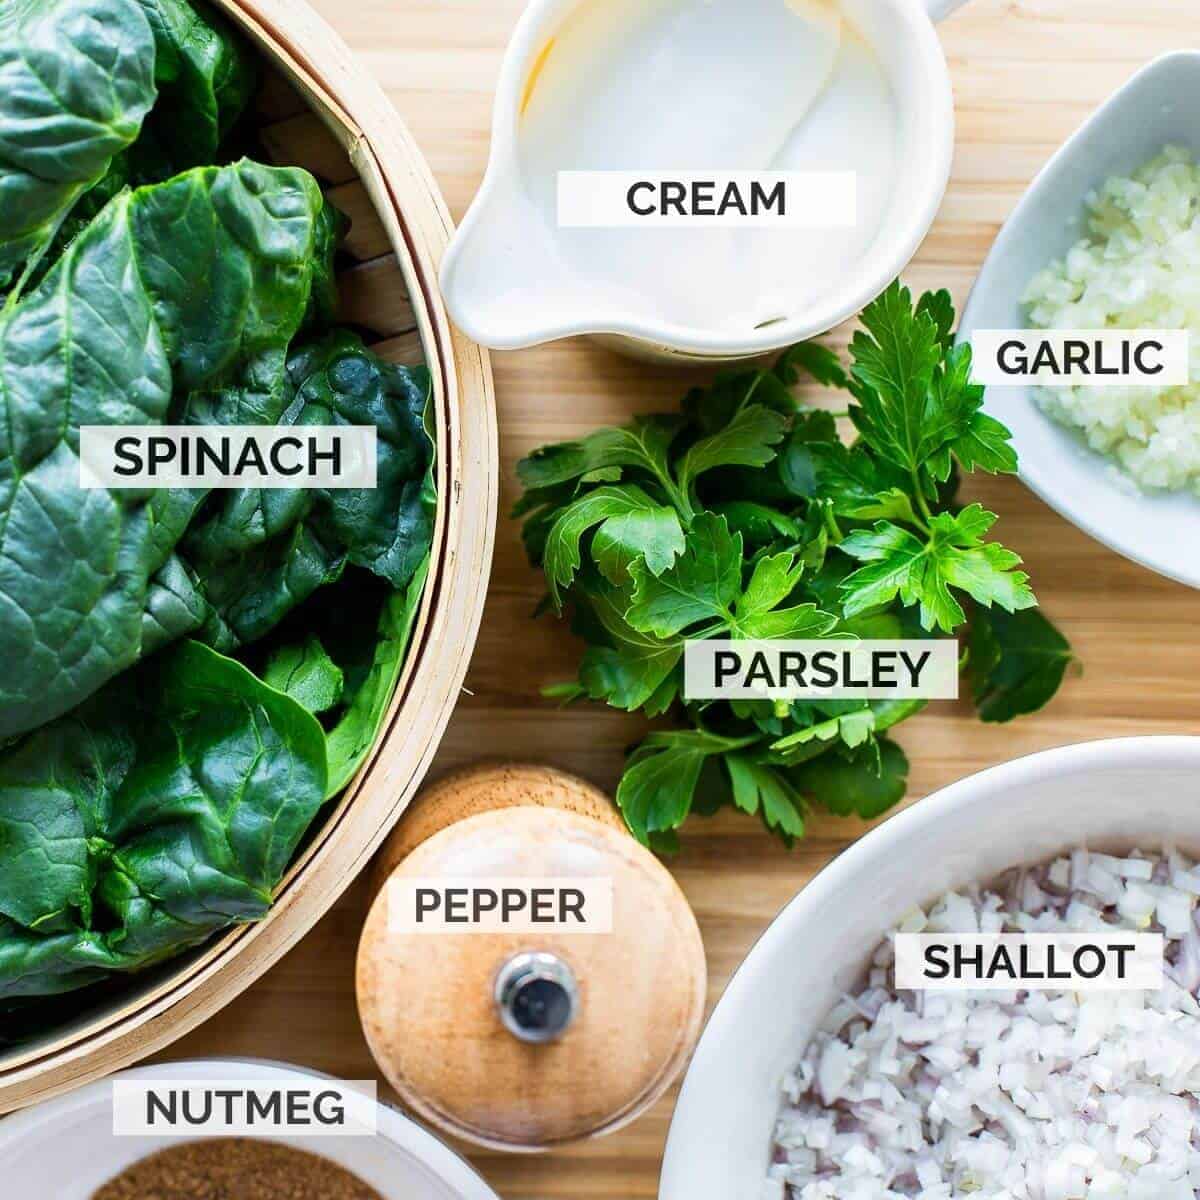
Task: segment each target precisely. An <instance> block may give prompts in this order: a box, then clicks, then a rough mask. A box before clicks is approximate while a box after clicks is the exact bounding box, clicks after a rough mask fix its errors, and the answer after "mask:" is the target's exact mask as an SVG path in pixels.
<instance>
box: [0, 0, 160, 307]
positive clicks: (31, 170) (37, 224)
mask: <svg viewBox="0 0 1200 1200" xmlns="http://www.w3.org/2000/svg"><path fill="white" fill-rule="evenodd" d="M154 62H155V46H154V34H153V31H152V30H151V28H150V23H149V22H148V21H147V19H146V14H145V11H144V9H143V7H142V5H141V4H139V3H138V0H9V2H8V3H6V4H4V5H0V287H2V286H6V285H7V284H8V283H9V282H10V281H11V279H12V276H13V274H14V272H15V271H16V270H17V269H18V268H20V266H21V265H22V264H23V263H24V262H25V261H26V260H27V259H28V258H29V257H30V256H35V255H36V254H37V253H38V252H39V251H41V250H43V249H44V248H45V247H46V245H48V244H49V242H50V241H51V240H52V239H53V237H54V235H55V233H56V232H57V230H58V227H59V225H60V224H61V223H62V221H63V219H64V218H65V217H66V216H67V214H68V213H69V212H70V211H71V209H72V208H73V207H74V205H75V203H76V202H77V201H78V200H79V198H80V197H81V196H82V195H83V194H84V193H85V192H87V191H88V189H89V188H91V187H93V186H94V185H95V184H97V183H98V182H99V181H100V180H101V179H102V178H103V177H104V176H105V174H106V173H107V171H108V170H109V167H110V165H111V163H112V162H113V160H114V159H115V158H116V157H117V156H118V155H120V154H121V153H122V152H123V151H124V150H125V149H126V148H127V147H128V146H129V145H131V144H132V143H133V141H134V139H135V138H136V137H137V136H138V134H139V132H140V131H141V128H142V121H143V120H144V118H145V116H146V114H147V113H148V112H149V111H150V108H151V106H152V105H153V103H154V99H155V96H156V94H157V92H156V87H155V80H154Z"/></svg>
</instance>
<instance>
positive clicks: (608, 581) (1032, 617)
mask: <svg viewBox="0 0 1200 1200" xmlns="http://www.w3.org/2000/svg"><path fill="white" fill-rule="evenodd" d="M953 325H954V309H953V306H952V304H951V300H950V296H949V294H948V293H947V292H944V291H942V292H935V293H927V294H926V295H924V296H922V297H921V299H920V301H919V302H918V303H917V305H916V307H915V309H914V307H913V303H912V297H911V295H910V294H909V292H908V290H907V289H905V288H903V287H901V286H900V285H899V284H898V283H896V284H893V285H892V286H891V287H890V288H889V289H888V290H887V291H886V292H885V293H884V294H883V295H882V296H880V297H879V299H878V300H876V301H875V302H874V303H873V304H871V305H870V306H869V307H868V308H867V309H866V310H865V311H864V312H863V314H862V326H863V328H862V329H861V330H860V331H859V332H857V333H856V334H855V336H854V339H853V341H852V342H851V345H850V356H851V359H852V366H851V368H850V370H849V372H847V371H846V370H844V369H843V367H842V365H841V363H840V361H839V360H838V358H837V356H836V355H835V354H834V353H833V352H832V351H830V350H829V349H827V348H825V347H823V346H821V345H819V344H817V343H815V342H808V343H803V344H801V345H798V346H794V347H792V348H791V349H790V350H788V351H787V352H786V353H784V355H783V356H782V357H781V358H780V359H779V361H778V362H777V363H776V364H775V366H774V367H773V368H772V369H761V370H749V371H737V372H733V373H729V374H726V375H723V376H721V377H719V378H718V379H717V381H716V382H715V383H714V384H713V385H712V386H711V387H709V388H707V389H704V390H696V391H693V392H692V393H691V394H690V395H688V396H687V397H686V398H685V400H684V402H683V406H682V412H681V413H679V414H671V415H663V416H651V417H640V418H638V419H636V420H635V421H634V422H633V423H632V424H630V425H628V426H625V427H624V428H620V429H615V428H609V429H600V430H597V431H596V432H595V433H593V434H591V435H590V436H588V437H586V438H584V439H583V440H582V441H578V442H566V443H562V444H559V445H552V446H545V447H543V448H542V449H540V450H538V451H537V452H535V453H534V454H532V455H531V456H530V457H529V458H526V459H525V460H523V461H522V462H521V463H520V464H519V466H518V473H519V476H520V479H521V482H522V483H523V484H524V487H525V494H524V495H523V497H522V498H521V500H520V501H519V502H518V504H517V506H516V509H515V511H514V516H520V517H524V521H525V523H524V528H523V536H524V540H525V546H526V550H527V552H528V555H529V558H530V561H531V562H532V563H533V564H534V565H536V566H540V567H541V568H542V569H543V571H544V572H545V575H546V583H547V587H548V591H549V596H548V601H549V604H550V606H552V607H553V608H554V609H555V610H556V611H558V612H559V613H562V612H563V611H564V610H566V609H569V610H570V611H571V613H572V620H573V628H574V630H575V632H576V633H577V634H578V635H579V636H580V637H582V638H583V639H584V641H585V642H586V643H587V649H586V650H585V652H584V654H583V658H582V660H581V661H580V664H579V676H578V679H577V680H576V681H573V682H571V683H569V684H564V685H560V686H556V687H553V688H548V689H547V694H548V695H550V696H553V697H556V698H558V699H560V700H563V701H564V702H569V701H572V700H576V699H580V698H584V697H587V698H590V699H592V700H602V701H605V702H606V703H608V704H611V705H613V706H614V707H616V708H621V709H626V710H628V711H631V712H632V711H635V710H641V711H642V712H644V713H645V714H646V715H647V716H648V717H660V716H664V715H666V714H668V713H670V714H672V715H673V716H675V717H677V718H678V722H677V723H678V724H679V725H681V726H682V727H681V728H673V729H662V730H655V731H654V732H651V733H650V734H648V735H647V737H646V738H645V739H644V740H643V741H642V742H641V744H640V745H638V746H637V747H636V749H635V750H634V751H633V753H632V754H631V756H630V758H629V760H628V763H627V765H626V769H625V773H624V776H623V778H622V780H621V784H620V787H619V789H618V792H617V803H618V804H619V805H620V807H621V811H622V812H623V813H624V815H625V819H626V821H627V822H628V824H629V827H630V829H631V830H632V831H633V832H634V833H635V834H636V835H637V836H638V838H640V839H641V840H642V841H644V842H647V843H650V844H653V845H655V846H656V847H659V848H663V849H667V848H670V846H671V845H673V844H674V840H675V830H677V829H678V827H679V826H680V825H682V824H683V822H684V820H685V819H686V817H687V816H688V815H689V813H692V812H700V813H712V812H714V811H716V809H717V808H719V807H721V806H723V805H726V804H733V805H735V806H736V807H737V808H739V809H742V810H743V811H744V812H747V813H750V814H754V815H757V816H758V817H760V818H761V820H762V821H763V822H764V824H765V825H766V827H767V828H768V829H770V830H772V831H773V832H775V833H777V834H779V835H780V836H781V837H782V838H783V839H784V840H785V841H786V842H788V843H789V844H790V843H791V841H792V839H794V838H796V837H799V836H801V835H802V834H803V832H804V817H805V813H806V812H807V811H808V808H809V806H810V805H813V804H818V805H821V806H823V807H824V808H826V809H827V810H829V811H832V812H835V813H839V814H842V815H849V814H851V813H856V814H858V815H859V816H862V817H874V816H878V815H879V814H880V813H883V812H884V811H886V810H887V809H888V808H890V807H891V806H892V805H894V804H895V803H897V801H899V800H900V799H901V797H902V796H903V795H904V791H905V785H906V779H907V774H908V763H907V760H906V759H905V756H904V753H903V751H901V749H900V748H899V746H897V745H896V743H895V742H893V741H892V740H891V739H890V738H889V737H888V736H887V731H888V730H890V729H891V728H892V727H893V726H895V725H897V724H899V723H900V722H901V721H903V720H906V719H907V718H908V717H911V716H913V715H914V714H915V713H917V712H918V711H920V709H921V708H923V707H924V704H925V702H924V701H920V700H875V701H865V700H837V701H826V700H814V701H808V700H805V701H795V702H786V701H781V702H776V703H772V702H770V701H749V702H741V701H684V700H683V699H682V696H681V687H682V682H683V652H684V645H685V643H686V642H687V641H688V640H689V639H692V638H755V639H768V638H792V639H795V638H817V637H826V636H831V635H840V636H853V637H863V638H897V637H909V638H912V637H923V636H928V637H933V636H944V635H947V634H953V633H955V632H956V631H959V630H960V629H961V627H962V626H964V625H966V624H967V623H968V622H969V625H970V630H969V638H968V642H967V644H968V651H967V653H966V655H965V656H964V660H965V663H966V669H967V671H968V674H969V676H970V682H971V690H972V693H973V695H974V698H975V701H976V704H977V706H978V709H979V713H980V716H981V717H982V718H983V719H984V720H986V721H1007V720H1009V719H1011V718H1013V717H1015V716H1017V715H1019V714H1022V713H1029V712H1033V711H1035V710H1037V709H1038V708H1040V707H1042V705H1044V704H1045V703H1046V702H1047V701H1048V700H1049V699H1050V698H1051V696H1053V695H1054V693H1055V691H1056V690H1057V689H1058V686H1059V684H1060V683H1061V681H1062V678H1063V673H1064V671H1065V670H1066V667H1067V664H1068V663H1069V662H1070V659H1071V653H1070V647H1069V646H1068V644H1067V642H1066V640H1065V639H1064V638H1063V637H1062V635H1061V634H1060V633H1059V632H1058V631H1057V630H1056V629H1055V628H1054V626H1053V625H1051V624H1050V622H1049V621H1047V620H1046V619H1045V618H1044V617H1043V616H1042V615H1041V614H1040V613H1039V612H1038V611H1037V610H1036V607H1035V606H1036V603H1037V602H1036V599H1035V597H1034V594H1033V591H1032V590H1031V588H1030V586H1029V579H1028V576H1027V575H1026V574H1025V573H1024V572H1023V571H1021V570H1019V569H1018V568H1019V566H1020V564H1021V559H1020V558H1019V557H1018V556H1017V555H1016V554H1015V553H1014V552H1013V551H1011V550H1008V549H1006V548H1005V547H1004V546H1002V545H1000V544H999V543H998V542H994V541H988V540H985V539H986V538H987V535H988V534H989V533H990V531H991V529H992V526H993V525H994V524H995V521H996V516H995V514H994V513H990V512H987V511H986V510H985V509H984V508H982V507H981V506H980V505H979V504H968V505H966V506H959V505H957V504H956V503H955V493H956V491H957V484H958V476H959V473H960V472H961V471H975V470H983V471H988V472H991V473H997V472H1005V473H1007V472H1012V471H1015V470H1016V466H1017V459H1016V454H1015V453H1014V451H1013V449H1012V446H1011V444H1010V438H1009V432H1008V430H1007V429H1006V428H1005V427H1004V426H1003V425H1002V424H1000V422H998V421H996V420H994V419H993V418H992V417H989V416H987V415H986V414H985V413H984V412H982V411H981V405H982V401H983V389H982V388H981V387H979V386H977V385H975V384H973V383H972V382H971V350H970V347H969V346H968V345H966V344H963V345H955V343H954V338H953V335H952V332H951V331H952V329H953ZM801 372H804V373H805V374H807V375H809V376H811V377H812V378H814V379H816V380H818V381H820V382H821V383H823V384H826V385H828V386H832V387H836V388H840V389H843V390H844V391H846V392H847V393H848V394H849V397H850V406H849V417H850V420H851V421H852V422H853V425H854V427H855V429H856V431H857V435H858V436H857V438H856V440H855V441H854V442H853V444H851V445H845V444H843V442H842V441H841V439H840V438H839V436H838V433H837V429H836V425H835V420H834V417H833V416H832V415H831V414H830V413H828V412H825V411H822V410H817V409H810V408H805V407H801V406H800V405H798V404H797V402H796V400H795V399H794V397H793V395H792V392H791V388H792V387H793V386H794V385H795V384H796V383H797V382H798V380H799V378H800V373H801Z"/></svg>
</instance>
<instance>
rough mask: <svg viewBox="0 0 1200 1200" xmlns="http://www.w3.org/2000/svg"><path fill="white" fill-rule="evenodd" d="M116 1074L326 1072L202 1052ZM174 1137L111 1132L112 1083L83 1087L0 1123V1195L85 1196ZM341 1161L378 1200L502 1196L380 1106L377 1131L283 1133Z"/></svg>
mask: <svg viewBox="0 0 1200 1200" xmlns="http://www.w3.org/2000/svg"><path fill="white" fill-rule="evenodd" d="M114 1078H118V1079H164V1080H165V1079H169V1080H172V1081H175V1082H182V1081H187V1080H197V1081H200V1080H220V1081H222V1082H224V1081H227V1080H228V1081H233V1080H247V1081H249V1080H256V1081H259V1080H263V1081H265V1080H278V1082H279V1083H280V1084H282V1085H286V1084H288V1083H296V1082H298V1081H299V1082H306V1083H311V1081H312V1080H313V1079H322V1078H326V1076H323V1075H321V1074H320V1073H319V1072H316V1071H308V1070H303V1069H301V1068H299V1067H291V1066H287V1065H284V1064H282V1063H268V1062H255V1061H252V1060H247V1059H205V1060H202V1061H192V1062H176V1063H161V1064H159V1065H157V1066H153V1067H139V1068H138V1069H136V1070H133V1071H127V1072H125V1073H124V1074H122V1075H118V1076H114ZM181 1140H182V1139H180V1138H165V1137H114V1136H113V1133H112V1080H111V1079H108V1080H101V1081H100V1082H98V1083H93V1084H89V1085H88V1086H87V1087H83V1088H80V1089H79V1090H78V1091H75V1092H72V1093H70V1094H69V1095H66V1096H61V1097H59V1098H58V1099H56V1100H49V1101H47V1102H46V1103H45V1104H39V1105H37V1106H36V1107H34V1108H30V1109H26V1110H25V1111H24V1112H22V1113H18V1114H17V1115H16V1116H13V1117H6V1118H5V1119H4V1120H2V1121H0V1162H2V1163H3V1164H4V1166H3V1177H4V1194H5V1195H6V1196H13V1197H17V1196H20V1197H28V1198H30V1200H32V1198H33V1197H53V1198H54V1200H90V1197H91V1196H92V1195H93V1193H94V1192H95V1190H96V1189H97V1188H98V1187H100V1185H101V1184H103V1183H106V1182H107V1181H108V1180H109V1179H112V1178H113V1176H115V1175H118V1174H119V1173H120V1172H121V1171H123V1170H125V1168H126V1167H129V1166H131V1165H132V1164H133V1163H135V1162H137V1161H138V1160H139V1159H141V1158H144V1157H146V1155H148V1154H153V1153H154V1152H155V1151H157V1150H161V1149H163V1148H164V1147H166V1146H169V1145H173V1144H177V1143H178V1142H179V1141H181ZM272 1140H274V1141H279V1142H284V1143H286V1144H287V1145H291V1146H295V1147H297V1148H298V1149H302V1150H308V1151H311V1152H313V1153H316V1154H321V1155H323V1156H324V1157H326V1158H329V1159H332V1160H333V1161H334V1162H336V1163H339V1164H340V1165H341V1166H343V1167H345V1168H346V1169H347V1170H348V1171H351V1172H353V1173H354V1174H355V1175H357V1176H358V1177H359V1178H360V1179H361V1180H363V1182H364V1183H368V1184H370V1185H371V1187H373V1188H374V1189H375V1190H376V1191H377V1192H378V1193H379V1194H380V1195H381V1196H382V1197H383V1198H384V1200H498V1197H497V1196H496V1193H495V1192H493V1191H492V1189H491V1188H489V1187H488V1186H487V1184H486V1183H484V1182H483V1180H482V1179H480V1177H479V1176H478V1175H476V1174H475V1172H474V1170H472V1168H471V1167H470V1166H468V1164H467V1163H466V1162H465V1161H464V1160H463V1159H461V1158H459V1157H458V1155H457V1154H455V1153H454V1151H453V1150H451V1149H449V1147H447V1146H444V1145H443V1144H442V1143H441V1142H439V1141H438V1140H437V1138H435V1137H434V1136H433V1135H432V1134H430V1133H427V1132H426V1131H425V1130H424V1129H422V1128H421V1127H420V1126H419V1125H417V1124H415V1123H414V1122H412V1121H410V1120H409V1119H408V1118H407V1117H403V1116H401V1115H400V1113H398V1112H396V1110H395V1109H392V1108H389V1107H388V1106H387V1105H385V1104H380V1105H379V1106H378V1133H377V1134H376V1136H374V1137H321V1138H308V1139H304V1138H297V1137H279V1138H273V1139H272Z"/></svg>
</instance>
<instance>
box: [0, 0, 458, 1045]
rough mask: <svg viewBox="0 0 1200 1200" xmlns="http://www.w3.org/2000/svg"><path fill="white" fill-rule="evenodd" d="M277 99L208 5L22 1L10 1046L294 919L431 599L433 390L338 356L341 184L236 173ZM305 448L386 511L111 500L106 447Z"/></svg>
mask: <svg viewBox="0 0 1200 1200" xmlns="http://www.w3.org/2000/svg"><path fill="white" fill-rule="evenodd" d="M257 76H258V70H257V61H256V59H255V57H254V55H253V54H252V53H251V52H250V50H249V47H248V44H247V43H246V42H245V40H244V39H243V38H242V37H241V36H240V35H239V34H238V33H237V32H236V31H235V30H234V29H233V28H232V26H231V25H230V24H229V23H228V22H227V21H226V20H225V19H224V18H223V17H221V16H220V15H219V14H218V13H216V12H215V11H212V10H210V9H209V8H208V7H207V6H205V5H203V4H200V3H190V2H189V0H7V2H5V0H0V293H2V294H3V297H4V300H3V308H2V310H0V661H3V663H4V666H5V671H4V676H3V679H0V1013H2V1014H3V1025H4V1029H3V1030H0V1044H6V1045H7V1044H13V1042H14V1040H20V1039H21V1038H24V1037H26V1036H28V1035H29V1034H30V1033H31V1032H35V1031H36V1030H37V1029H38V1028H40V1027H44V1026H45V1025H46V1024H49V1023H53V1022H55V1021H58V1020H61V1019H63V1018H64V1017H65V1016H69V1015H70V1012H71V1011H72V1010H71V1008H70V1007H66V1005H67V1004H68V1002H69V999H70V998H69V996H68V994H69V993H72V992H74V991H76V990H77V989H80V988H83V987H87V986H89V985H91V984H93V983H97V982H99V981H101V980H104V979H106V978H108V977H109V976H112V975H123V974H126V973H128V972H131V971H137V970H140V969H142V968H144V967H147V966H150V965H152V964H154V963H157V962H159V961H160V960H162V959H165V958H168V957H170V956H171V955H174V954H177V953H179V952H180V951H181V950H183V949H186V948H187V947H189V946H192V945H195V944H197V943H199V942H201V941H203V940H204V939H205V938H206V937H208V936H210V935H211V934H212V933H213V932H214V931H216V930H219V929H222V928H224V927H226V926H228V925H230V924H231V923H236V922H241V921H251V920H257V919H259V918H261V917H262V916H263V915H264V914H265V913H266V912H267V911H268V908H269V906H270V903H271V900H272V896H273V893H274V891H275V889H276V887H277V885H278V883H279V880H280V879H281V877H282V875H283V873H284V871H285V870H286V867H287V865H288V863H289V862H290V861H291V859H292V857H293V855H294V854H295V852H296V849H297V847H298V846H299V844H300V841H301V839H302V838H303V836H304V834H305V832H306V831H307V830H308V829H309V827H310V826H311V823H312V821H313V820H314V819H315V817H316V815H317V813H318V812H319V810H320V808H321V806H322V805H323V804H324V803H325V802H326V801H327V800H329V799H330V798H331V797H333V796H335V795H336V794H337V793H338V792H340V791H341V790H342V789H343V788H345V786H346V785H347V784H348V783H349V781H350V780H351V778H352V777H353V776H354V774H355V773H356V772H357V770H358V769H359V768H360V767H361V766H362V764H363V763H364V762H365V761H366V759H367V758H368V756H369V754H370V752H371V748H372V747H373V745H374V744H375V742H376V740H377V738H378V736H379V732H380V729H381V728H382V726H383V723H384V720H385V717H386V714H387V712H388V709H389V706H390V704H391V701H392V697H393V694H394V693H395V690H396V687H397V685H398V681H399V679H400V674H401V671H402V669H403V664H404V661H405V655H406V652H407V647H408V643H409V640H410V638H411V635H412V629H413V625H414V622H415V619H416V614H417V612H418V610H419V607H420V602H421V597H422V595H423V592H424V587H425V581H426V577H427V573H428V569H429V562H430V553H431V547H432V541H433V524H434V508H435V499H436V497H435V492H434V472H433V462H434V443H433V439H432V437H431V436H430V434H429V432H428V430H427V428H426V421H427V418H428V411H427V410H428V408H429V403H430V398H431V392H432V380H431V377H430V374H429V372H428V371H426V370H425V369H424V368H408V367H394V366H391V365H390V364H388V363H385V362H383V361H382V360H381V359H379V358H378V357H377V356H376V355H374V354H373V353H372V352H371V351H370V350H369V349H367V348H366V347H365V346H364V345H363V343H362V342H361V340H360V339H359V338H358V337H357V336H355V335H354V334H352V333H350V332H348V331H344V330H338V329H336V328H335V324H336V310H337V299H338V295H337V282H336V279H335V273H334V256H335V253H336V251H337V246H338V243H339V241H340V239H341V236H342V234H343V232H344V229H345V220H344V218H342V216H341V215H340V214H339V213H338V212H337V211H336V210H335V209H334V208H333V207H332V206H331V205H329V204H327V203H325V202H324V200H323V198H322V196H321V192H320V189H319V188H318V186H317V184H316V181H315V180H314V179H313V178H312V177H311V176H309V175H308V174H307V173H306V172H304V171H301V170H295V169H290V168H274V167H264V166H259V165H257V164H255V163H252V162H248V161H245V160H243V161H241V162H237V163H235V164H232V165H226V166H220V165H215V164H220V163H221V162H223V161H228V156H229V147H230V146H231V145H235V144H238V143H239V142H242V141H244V139H243V138H242V137H241V135H240V134H235V133H234V126H235V123H236V122H237V121H238V118H239V116H240V115H241V114H242V113H243V111H244V110H245V109H246V107H247V105H248V102H249V100H250V97H251V94H252V91H253V89H254V85H255V81H256V79H257ZM281 423H282V424H294V425H305V424H313V423H319V424H322V425H367V426H373V427H374V428H375V429H376V431H377V435H378V442H377V449H378V456H377V460H378V461H377V468H378V469H377V486H376V487H375V488H370V489H357V490H352V491H346V490H338V489H329V490H325V489H291V490H278V491H275V490H258V489H245V490H242V491H233V492H229V491H224V490H220V491H216V492H212V493H209V492H208V491H207V490H206V489H204V488H185V489H179V488H176V489H165V490H163V489H153V488H136V487H134V488H121V489H105V488H90V487H84V486H82V484H83V482H84V481H83V480H82V479H81V477H80V465H79V449H80V445H79V443H80V429H81V427H82V426H84V425H89V424H100V425H133V424H136V425H156V424H192V425H231V424H254V425H262V424H281ZM53 996H67V997H68V999H67V1000H64V1001H62V1002H59V1003H53V1002H52V1003H50V1004H47V1002H46V1001H45V1000H42V999H37V1000H36V1002H35V998H43V997H53Z"/></svg>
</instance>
